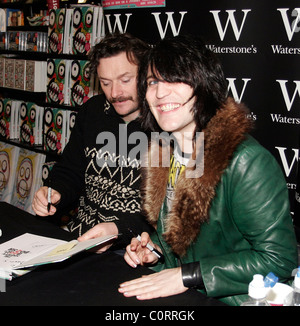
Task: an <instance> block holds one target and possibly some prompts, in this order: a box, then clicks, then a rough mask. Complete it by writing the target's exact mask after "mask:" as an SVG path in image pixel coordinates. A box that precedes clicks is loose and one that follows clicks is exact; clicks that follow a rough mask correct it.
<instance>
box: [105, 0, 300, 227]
mask: <svg viewBox="0 0 300 326" xmlns="http://www.w3.org/2000/svg"><path fill="white" fill-rule="evenodd" d="M109 2H110V3H111V4H113V5H115V7H110V8H109V7H108V8H104V9H105V10H104V20H105V31H106V32H112V31H116V30H118V31H121V32H125V31H127V32H130V33H132V34H133V35H136V36H138V37H140V38H141V39H143V40H145V41H147V42H149V43H154V42H156V41H157V40H159V39H160V38H163V37H165V36H166V35H167V36H172V35H177V34H184V33H189V34H193V35H194V34H195V35H200V36H201V37H202V38H203V39H204V40H205V42H206V44H207V46H208V47H210V49H211V50H212V51H214V52H216V53H218V54H219V56H220V58H221V60H222V62H223V67H224V71H225V75H226V78H227V80H228V85H229V94H230V95H231V96H234V97H235V99H236V100H238V101H242V102H244V103H245V104H246V105H247V106H248V107H249V109H250V112H251V114H250V116H249V118H251V119H253V120H255V126H256V128H255V130H254V132H253V135H254V136H255V138H256V139H257V140H258V141H259V142H260V143H261V144H262V145H263V146H265V147H266V148H267V149H268V150H269V151H270V152H271V153H272V154H273V155H274V156H275V157H276V159H277V160H278V162H279V164H280V166H281V167H282V170H283V173H284V175H285V177H286V182H287V187H288V189H289V195H290V202H291V211H292V213H293V214H294V220H295V224H297V225H300V216H299V211H298V213H297V204H296V200H295V192H296V185H297V166H299V165H300V164H298V161H299V145H300V132H299V130H300V129H299V126H300V110H299V109H300V2H299V1H296V0H243V1H240V0H209V1H197V0H165V1H164V6H159V7H158V6H155V5H156V4H158V3H161V2H163V1H159V0H157V1H136V0H135V1H133V0H123V1H113V0H112V1H109ZM107 3H108V1H102V4H103V6H104V7H105V4H107ZM126 3H127V5H128V7H127V8H126V6H125V4H126ZM137 3H142V4H148V5H149V6H148V7H137ZM133 4H136V5H135V6H136V7H133ZM298 205H299V203H298Z"/></svg>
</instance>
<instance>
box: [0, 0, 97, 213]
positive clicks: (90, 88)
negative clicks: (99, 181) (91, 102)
mask: <svg viewBox="0 0 300 326" xmlns="http://www.w3.org/2000/svg"><path fill="white" fill-rule="evenodd" d="M76 4H77V1H75V0H71V1H63V0H60V9H57V10H55V11H50V10H47V9H48V8H47V0H20V1H17V2H13V3H2V2H1V1H0V11H1V10H5V13H7V12H9V10H11V9H13V10H14V11H17V10H18V11H19V12H22V13H23V16H24V17H23V18H22V19H19V18H18V19H19V20H18V22H21V23H22V24H23V23H24V24H23V25H22V26H8V24H7V25H6V26H5V27H6V28H5V34H3V33H1V36H0V201H3V200H4V201H6V202H9V203H12V204H13V205H15V206H17V207H19V208H22V209H24V210H27V211H28V212H30V213H32V211H30V207H31V205H28V201H30V198H31V199H32V193H33V192H35V191H36V190H37V189H38V188H39V187H40V186H42V185H43V184H45V179H44V178H45V173H44V171H46V170H50V169H51V166H53V164H55V162H57V161H59V160H60V157H61V153H62V152H63V149H64V147H65V145H66V143H67V142H68V139H69V136H70V133H71V126H72V125H73V124H74V121H75V119H76V114H77V113H78V111H79V110H80V109H81V107H82V105H83V104H84V102H85V101H86V100H88V99H89V98H90V97H92V96H94V95H97V94H98V93H99V92H100V87H99V83H97V80H95V79H93V77H90V76H89V75H88V73H87V71H88V51H87V50H88V49H89V48H90V45H89V46H86V47H82V46H81V47H78V49H76V48H74V47H75V45H74V44H75V41H74V39H75V36H74V35H75V34H74V29H75V27H74V24H73V15H74V12H75V10H78V9H77V8H80V11H81V13H82V14H81V15H82V17H84V15H85V10H87V8H86V7H82V6H79V7H77V6H75V5H76ZM84 5H95V6H90V9H91V8H92V12H93V15H94V16H93V21H95V17H97V22H98V23H97V24H98V25H93V31H94V30H95V29H97V33H96V34H95V35H94V36H93V37H94V38H93V42H94V44H95V42H96V39H97V41H99V40H100V39H101V37H102V36H103V34H101V33H103V31H102V30H101V28H102V24H101V19H102V16H101V12H100V11H101V10H102V9H101V7H100V6H99V5H101V1H98V2H97V1H96V2H95V1H86V3H85V4H84ZM40 12H42V13H44V14H45V13H47V15H48V17H49V18H48V22H49V23H48V25H46V26H45V25H41V26H31V25H30V23H29V20H28V19H27V17H33V16H34V15H35V14H39V13H40ZM2 13H3V12H2ZM62 13H63V14H65V17H64V20H63V25H64V26H63V27H64V28H63V33H62V35H60V34H59V32H60V31H59V25H62V24H61V21H60V20H59V19H60V18H59V17H58V15H61V14H62ZM67 14H68V17H69V19H70V20H69V21H67V20H66V17H67ZM41 17H42V15H41ZM77 18H78V17H77ZM0 19H1V17H0ZM51 19H52V21H51ZM82 19H83V18H82ZM42 20H43V19H42V18H41V21H42ZM6 21H7V20H6ZM79 23H80V22H79ZM77 24H78V22H77ZM99 24H100V25H99ZM66 26H68V28H69V29H67V28H66ZM82 26H84V22H81V24H80V28H82ZM0 27H1V23H0ZM60 27H61V26H60ZM88 27H89V26H88ZM80 32H81V31H80ZM82 32H83V33H86V34H88V33H89V31H82ZM55 33H56V34H55ZM54 34H55V35H54ZM3 35H5V42H2V43H1V40H3ZM10 35H17V36H16V38H15V39H13V38H12V37H11V36H10ZM27 35H28V39H26V37H27ZM30 35H38V36H39V47H35V48H34V47H29V43H30V42H31V39H30V40H29V36H30ZM80 37H81V40H82V37H83V36H82V35H81V36H80ZM60 38H64V39H65V43H64V44H63V47H61V49H59V48H56V42H57V43H58V41H60ZM87 38H88V39H90V35H88V37H87ZM9 42H12V45H15V46H14V47H13V46H11V47H9V44H10V43H9ZM14 42H15V43H16V44H14ZM21 42H23V43H21ZM35 42H37V41H36V40H35ZM43 42H44V45H43ZM50 42H52V43H53V42H54V43H55V46H52V47H51V48H50ZM89 42H90V43H91V46H92V45H93V44H92V42H91V41H89ZM3 43H4V45H3ZM52 45H53V44H52ZM56 50H58V51H56ZM81 50H83V51H81ZM74 66H75V68H76V69H73V67H74ZM12 67H13V68H12ZM23 67H24V70H23ZM32 67H34V68H32ZM38 69H41V70H38ZM12 71H13V72H12ZM28 71H29V73H28V74H27V72H28ZM74 71H75V72H77V71H79V74H77V73H76V74H74ZM23 74H24V76H23ZM83 74H84V75H83ZM33 76H36V78H40V79H36V80H35V82H31V81H32V80H34V79H33ZM2 77H3V78H2ZM21 77H22V78H21ZM20 79H21V82H19V80H20ZM23 84H24V86H23ZM29 86H30V87H33V88H32V89H31V88H28V87H29ZM74 94H76V96H75V95H74ZM22 115H24V116H22ZM12 117H14V118H15V121H14V122H13V118H12ZM22 119H23V120H22ZM34 119H35V120H34ZM49 119H52V120H50V121H49ZM37 120H38V121H39V122H37ZM57 121H59V122H61V121H63V123H64V124H63V127H62V126H57V123H58V122H57ZM3 128H4V129H6V130H5V131H3ZM24 135H25V136H24ZM49 139H50V141H49ZM26 157H27V158H29V160H30V161H31V162H32V163H31V164H29V165H28V164H27V162H25V161H26ZM20 158H22V160H23V161H24V162H25V163H24V162H23V161H22V162H19V161H20ZM9 162H10V163H9ZM8 164H10V165H11V169H10V180H8V179H7V171H6V172H5V171H2V170H1V169H2V167H5V166H7V165H8ZM21 164H23V165H24V164H25V166H26V168H27V165H28V167H29V166H30V167H31V168H32V171H31V173H30V175H31V183H30V188H31V189H30V191H31V195H30V196H29V189H27V188H26V189H27V190H26V191H25V192H24V193H25V194H26V196H25V195H24V194H22V191H21V190H20V189H23V188H22V187H21V186H20V185H18V184H17V183H16V182H18V181H17V179H20V178H21V177H20V169H21ZM22 168H23V167H22ZM12 169H14V170H15V172H14V171H12ZM36 169H39V170H40V171H39V173H36ZM27 170H28V168H27ZM32 177H33V179H34V180H33V179H32ZM1 178H2V179H1ZM11 179H14V180H13V181H12V180H11ZM25 181H26V180H24V179H22V184H24V185H26V187H29V182H28V181H26V182H25ZM8 184H10V186H9V187H6V186H7V185H8ZM20 184H21V183H20ZM6 188H7V189H8V188H9V190H7V189H6ZM16 188H18V189H16ZM8 192H9V193H8ZM27 193H28V196H27ZM25 197H26V198H25ZM10 198H11V199H10Z"/></svg>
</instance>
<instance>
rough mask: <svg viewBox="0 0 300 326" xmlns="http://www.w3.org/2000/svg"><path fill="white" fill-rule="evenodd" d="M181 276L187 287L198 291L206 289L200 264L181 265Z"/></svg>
mask: <svg viewBox="0 0 300 326" xmlns="http://www.w3.org/2000/svg"><path fill="white" fill-rule="evenodd" d="M181 274H182V282H183V285H184V286H185V287H187V288H198V289H203V288H204V283H203V278H202V275H201V270H200V263H199V262H194V263H189V264H183V265H181Z"/></svg>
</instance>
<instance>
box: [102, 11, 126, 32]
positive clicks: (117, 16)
mask: <svg viewBox="0 0 300 326" xmlns="http://www.w3.org/2000/svg"><path fill="white" fill-rule="evenodd" d="M125 15H126V23H125V27H124V28H123V26H122V23H121V20H120V16H121V14H115V15H114V16H115V24H114V27H113V28H112V25H111V21H110V15H105V17H106V22H107V27H108V30H109V33H114V32H115V31H116V28H117V27H118V31H119V32H120V33H121V34H123V33H126V30H127V26H128V22H129V18H130V16H131V15H132V14H125Z"/></svg>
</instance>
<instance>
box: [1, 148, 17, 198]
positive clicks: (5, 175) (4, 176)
mask: <svg viewBox="0 0 300 326" xmlns="http://www.w3.org/2000/svg"><path fill="white" fill-rule="evenodd" d="M19 151H20V147H17V146H13V145H9V144H6V143H3V142H0V201H5V202H7V203H10V202H11V197H12V189H13V185H14V180H15V175H16V173H15V170H16V162H17V160H18V156H19Z"/></svg>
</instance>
